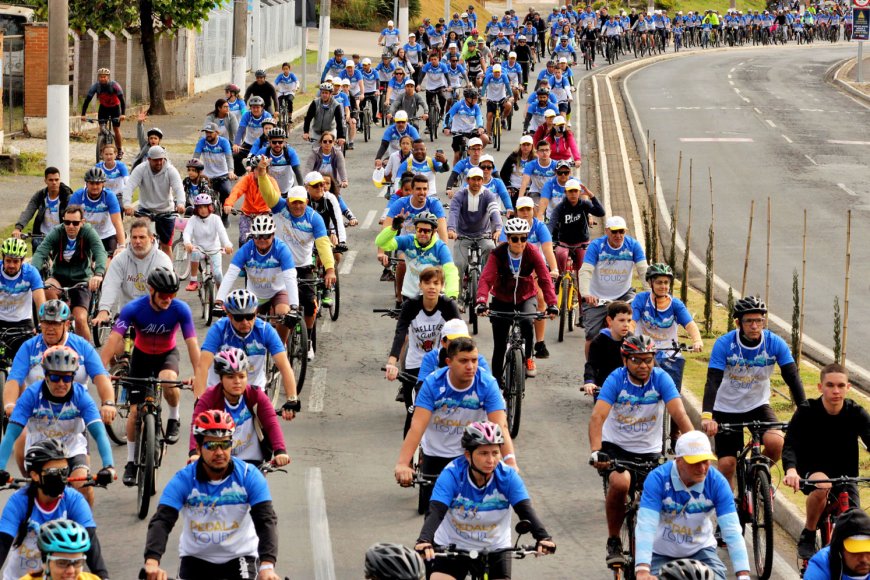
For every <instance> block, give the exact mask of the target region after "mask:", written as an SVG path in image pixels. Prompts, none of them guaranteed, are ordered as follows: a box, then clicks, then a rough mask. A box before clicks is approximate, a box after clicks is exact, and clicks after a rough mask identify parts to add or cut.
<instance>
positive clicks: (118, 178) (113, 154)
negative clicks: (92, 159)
mask: <svg viewBox="0 0 870 580" xmlns="http://www.w3.org/2000/svg"><path fill="white" fill-rule="evenodd" d="M94 167H98V168H100V169H102V170H103V173H105V174H106V189H110V190H112V191H114V192H115V194H116V195H117V196H118V204H119V205H120V204H121V192H122V191H124V185H125V184H126V183H127V179H128V178H129V177H130V170H129V169H128V168H127V164H125V163H124V162H123V161H118V150H117V148H116V147H115V146H114V145H106V146H104V147H103V155H102V161H100V162H99V163H97V164H96V165H94Z"/></svg>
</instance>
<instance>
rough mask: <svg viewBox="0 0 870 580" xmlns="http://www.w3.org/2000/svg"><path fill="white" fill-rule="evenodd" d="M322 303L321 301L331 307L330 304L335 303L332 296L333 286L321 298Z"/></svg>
mask: <svg viewBox="0 0 870 580" xmlns="http://www.w3.org/2000/svg"><path fill="white" fill-rule="evenodd" d="M320 303H321V304H322V305H323V306H324V307H325V308H329V307H330V306H332V303H333V298H332V288H330V289H329V290H327V291H326V292H325V293H324V294H323V298H322V299H321V301H320Z"/></svg>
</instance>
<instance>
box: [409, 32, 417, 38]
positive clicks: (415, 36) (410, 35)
mask: <svg viewBox="0 0 870 580" xmlns="http://www.w3.org/2000/svg"><path fill="white" fill-rule="evenodd" d="M412 36H413V37H414V38H417V35H416V34H414V33H413V32H412V33H411V34H409V35H408V38H411V37H412Z"/></svg>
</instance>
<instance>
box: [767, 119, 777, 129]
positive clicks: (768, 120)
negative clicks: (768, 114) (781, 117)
mask: <svg viewBox="0 0 870 580" xmlns="http://www.w3.org/2000/svg"><path fill="white" fill-rule="evenodd" d="M764 122H765V123H767V124H768V125H770V126H771V127H773V128H774V129H776V125H774V124H773V121H771V120H770V119H765V120H764Z"/></svg>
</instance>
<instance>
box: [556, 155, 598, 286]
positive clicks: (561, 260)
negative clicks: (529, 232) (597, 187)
mask: <svg viewBox="0 0 870 580" xmlns="http://www.w3.org/2000/svg"><path fill="white" fill-rule="evenodd" d="M559 171H565V169H559V170H557V172H556V173H557V177H558V172H559ZM568 172H569V173H570V169H568ZM589 216H595V217H604V207H603V206H602V205H601V202H600V201H598V198H597V197H595V194H594V193H592V192H591V191H590V190H589V189H588V188H587V187H586V186H585V185H583V184H582V183H580V182H579V181H578V180H576V179H569V180H568V182H567V183H566V184H565V198H564V199H563V200H562V201H560V202H559V203H558V204H557V205H555V207H554V208H553V211H552V213H551V214H550V221H549V223H548V224H547V227H548V228H549V229H550V234H551V235H552V236H553V243H554V245H555V246H556V247H555V252H556V261H557V262H558V264H559V271H560V272H564V271H565V268H566V266H567V263H568V257H569V256H570V257H571V259H572V261H573V262H574V268H575V270H576V269H579V268H580V266H581V265H582V264H583V258H584V257H585V256H586V248H585V246H586V245H587V244H588V243H589ZM565 246H568V247H565Z"/></svg>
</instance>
